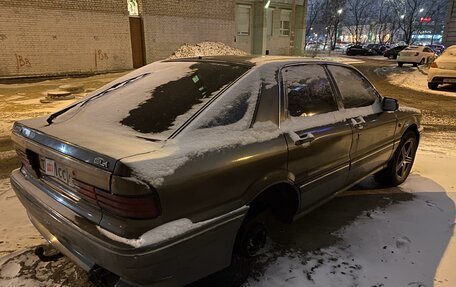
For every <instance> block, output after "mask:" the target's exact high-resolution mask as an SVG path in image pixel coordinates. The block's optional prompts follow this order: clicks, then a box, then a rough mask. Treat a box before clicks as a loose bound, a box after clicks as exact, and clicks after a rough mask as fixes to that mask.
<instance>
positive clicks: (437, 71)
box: [428, 45, 456, 90]
mask: <svg viewBox="0 0 456 287" xmlns="http://www.w3.org/2000/svg"><path fill="white" fill-rule="evenodd" d="M445 83H448V84H456V45H454V46H450V47H448V48H447V49H446V50H445V51H444V52H443V54H442V55H440V57H438V58H437V59H436V60H435V61H434V62H433V63H432V64H431V67H430V69H429V72H428V87H429V89H432V90H435V89H437V88H438V86H439V85H440V84H445Z"/></svg>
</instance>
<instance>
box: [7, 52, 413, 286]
mask: <svg viewBox="0 0 456 287" xmlns="http://www.w3.org/2000/svg"><path fill="white" fill-rule="evenodd" d="M420 118H421V115H420V112H419V111H418V110H416V109H413V108H406V107H400V108H399V107H398V103H397V101H396V100H394V99H391V98H386V97H382V96H381V95H379V93H378V92H377V91H376V90H375V88H374V87H373V86H372V85H371V84H370V83H369V81H368V80H367V79H366V78H365V77H364V76H363V75H362V74H361V73H360V72H358V71H357V70H356V69H354V68H353V67H351V66H348V65H345V64H342V63H336V62H329V61H320V60H313V59H306V58H287V57H207V58H205V57H203V58H201V57H200V58H190V59H179V60H168V61H161V62H156V63H152V64H150V65H147V66H145V67H143V68H140V69H138V70H135V71H133V72H131V73H129V74H127V75H125V76H123V77H122V78H120V79H118V80H116V81H114V82H112V83H110V84H107V85H106V86H104V87H102V88H100V89H99V90H97V91H94V92H93V93H92V94H91V95H89V96H88V97H86V98H84V99H82V100H80V101H78V102H76V103H75V104H73V105H71V106H69V107H67V108H65V109H63V110H61V111H59V112H56V113H55V114H52V115H50V116H48V117H43V118H36V119H30V120H23V121H19V122H16V123H15V124H14V127H13V131H12V139H13V141H14V144H15V147H16V150H17V154H18V155H19V157H20V158H21V160H22V167H21V168H20V169H18V170H15V171H13V173H12V175H11V182H12V186H13V188H14V190H15V192H16V194H17V196H18V198H19V199H20V200H21V202H22V204H23V205H24V207H25V208H26V210H27V212H28V215H29V217H30V220H31V222H32V223H33V224H34V226H35V227H36V228H37V229H38V231H39V232H40V233H41V234H42V235H43V237H44V238H46V239H47V240H48V241H49V242H50V243H51V244H52V245H53V246H54V247H55V248H56V249H58V250H60V252H62V253H63V254H65V255H66V256H68V257H69V258H71V259H72V260H73V261H74V262H76V263H77V264H78V265H79V266H81V267H82V268H84V269H85V270H87V271H88V272H90V274H91V275H92V277H94V278H96V280H99V282H104V283H106V282H108V281H109V282H110V283H112V284H117V286H144V285H147V286H180V285H185V284H188V283H190V282H194V281H195V280H198V279H200V278H203V277H205V276H207V275H209V274H211V273H214V272H217V271H219V270H221V269H223V268H225V267H227V266H229V265H230V264H231V262H232V258H235V257H236V258H249V257H251V256H254V255H255V254H257V253H258V252H260V251H261V248H262V246H263V245H264V242H265V239H266V235H267V233H266V231H267V227H265V224H264V222H263V221H262V220H261V218H262V216H260V215H262V214H264V213H270V214H272V215H274V216H275V217H276V218H278V219H280V220H282V221H284V222H291V221H293V220H294V219H296V218H299V217H300V216H302V215H303V214H305V213H306V212H308V211H309V210H311V209H313V208H315V207H316V206H318V205H321V204H322V203H324V202H325V201H327V200H328V199H330V198H331V197H332V196H334V194H336V193H337V192H340V191H343V190H346V189H348V188H350V187H351V186H353V185H354V184H356V183H358V182H359V181H361V180H363V179H364V178H366V177H367V176H369V175H372V174H375V178H376V179H377V180H378V181H379V182H381V183H383V184H385V185H388V186H395V185H398V184H401V183H402V182H403V181H405V180H406V178H407V176H408V174H409V173H410V170H411V168H412V164H413V161H414V157H415V153H416V150H417V147H418V142H419V137H420V131H421V126H420Z"/></svg>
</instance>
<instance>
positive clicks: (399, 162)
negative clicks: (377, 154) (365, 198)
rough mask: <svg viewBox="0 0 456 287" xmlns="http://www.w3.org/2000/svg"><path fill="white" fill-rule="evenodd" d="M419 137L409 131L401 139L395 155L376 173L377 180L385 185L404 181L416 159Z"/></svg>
mask: <svg viewBox="0 0 456 287" xmlns="http://www.w3.org/2000/svg"><path fill="white" fill-rule="evenodd" d="M417 148H418V139H417V137H416V135H415V133H414V132H413V131H407V132H406V133H405V134H404V135H403V136H402V139H401V142H400V143H399V146H398V147H397V149H396V151H395V152H394V155H393V157H392V158H391V160H390V161H389V162H388V165H387V167H386V168H385V169H383V170H381V171H379V172H378V173H376V174H375V176H374V177H375V181H377V182H378V183H379V184H381V185H383V186H388V187H393V186H398V185H400V184H401V183H403V182H404V181H405V180H406V179H407V177H408V175H409V174H410V171H411V170H412V166H413V162H414V161H415V155H416V150H417Z"/></svg>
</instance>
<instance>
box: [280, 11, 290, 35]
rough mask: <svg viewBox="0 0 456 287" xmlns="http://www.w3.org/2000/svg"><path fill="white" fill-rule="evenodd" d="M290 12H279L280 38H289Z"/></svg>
mask: <svg viewBox="0 0 456 287" xmlns="http://www.w3.org/2000/svg"><path fill="white" fill-rule="evenodd" d="M290 18H291V11H290V10H282V11H280V36H289V35H290Z"/></svg>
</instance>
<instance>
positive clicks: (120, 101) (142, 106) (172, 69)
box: [77, 61, 250, 140]
mask: <svg viewBox="0 0 456 287" xmlns="http://www.w3.org/2000/svg"><path fill="white" fill-rule="evenodd" d="M249 69H250V66H245V65H238V64H228V63H218V62H185V61H183V62H159V63H153V64H151V65H148V66H146V67H143V68H141V69H138V70H136V71H134V72H132V73H131V74H128V75H126V76H124V77H122V79H120V80H125V79H129V78H134V77H138V75H142V76H140V77H139V79H137V80H134V81H131V82H129V83H128V84H125V85H123V86H122V87H121V88H118V89H115V90H112V91H109V92H107V93H106V94H104V95H103V96H101V97H99V98H95V99H93V100H92V101H89V102H88V103H87V104H86V105H85V106H84V108H82V109H81V110H80V111H79V112H78V115H77V117H78V118H79V120H80V121H84V122H87V123H90V125H91V126H93V127H94V128H103V129H106V128H109V129H110V130H112V129H113V128H114V129H115V130H116V131H118V132H124V133H133V134H136V136H139V137H142V135H144V137H146V138H150V139H159V140H160V139H166V138H167V137H169V136H170V135H171V134H172V133H173V132H174V131H175V130H176V129H177V128H178V127H179V126H181V125H182V124H183V123H184V122H185V121H186V120H188V119H189V118H190V117H191V116H192V115H193V114H194V113H196V112H197V111H198V110H199V109H201V107H203V106H204V104H205V103H207V102H208V101H209V99H210V98H212V97H213V96H215V95H216V94H217V93H218V92H219V91H221V90H222V89H223V88H224V87H226V86H228V85H230V84H231V83H233V82H234V81H236V80H237V79H238V78H239V77H240V76H242V75H243V74H244V73H245V72H246V71H248V70H249ZM145 134H148V135H147V136H146V135H145Z"/></svg>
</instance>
